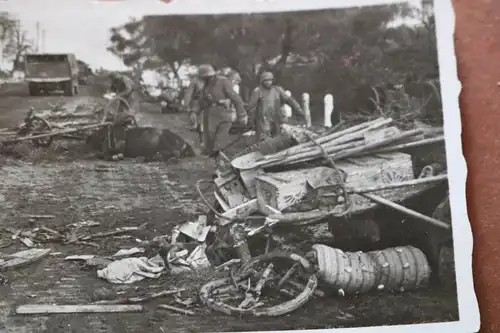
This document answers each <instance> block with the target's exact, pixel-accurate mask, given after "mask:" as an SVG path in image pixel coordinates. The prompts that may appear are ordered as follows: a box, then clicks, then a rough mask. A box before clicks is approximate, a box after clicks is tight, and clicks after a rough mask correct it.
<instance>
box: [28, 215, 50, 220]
mask: <svg viewBox="0 0 500 333" xmlns="http://www.w3.org/2000/svg"><path fill="white" fill-rule="evenodd" d="M28 218H30V219H33V220H51V219H55V218H56V217H55V216H54V215H28Z"/></svg>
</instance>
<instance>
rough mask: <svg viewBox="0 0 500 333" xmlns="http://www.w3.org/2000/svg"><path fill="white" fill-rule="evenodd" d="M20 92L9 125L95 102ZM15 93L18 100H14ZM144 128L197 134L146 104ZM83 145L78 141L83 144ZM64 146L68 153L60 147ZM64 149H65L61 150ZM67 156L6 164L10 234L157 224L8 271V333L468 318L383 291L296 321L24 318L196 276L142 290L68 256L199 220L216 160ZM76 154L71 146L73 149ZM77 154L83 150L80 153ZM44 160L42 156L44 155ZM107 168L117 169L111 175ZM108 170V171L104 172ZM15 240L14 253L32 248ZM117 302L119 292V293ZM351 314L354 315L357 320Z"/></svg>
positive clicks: (0, 301)
mask: <svg viewBox="0 0 500 333" xmlns="http://www.w3.org/2000/svg"><path fill="white" fill-rule="evenodd" d="M20 91H21V92H20V93H12V91H11V92H10V93H9V94H4V96H0V127H9V126H13V125H16V124H18V123H19V122H20V121H21V120H22V118H23V116H24V114H25V112H26V110H27V109H28V108H29V107H30V106H43V105H44V104H45V105H47V103H52V104H54V103H56V102H58V101H64V102H71V103H77V104H79V103H86V102H88V101H89V100H91V99H92V98H94V97H92V96H89V95H90V94H89V91H86V90H85V89H84V90H83V91H82V95H80V96H78V97H73V98H69V97H63V98H62V99H60V97H54V96H51V97H38V98H32V97H29V96H26V94H24V96H22V95H23V93H22V90H20ZM6 95H8V96H6ZM16 95H17V96H16ZM141 122H142V123H143V124H147V123H150V124H153V123H154V124H155V125H161V126H164V127H167V128H169V129H172V130H174V131H176V132H177V133H179V134H181V135H183V136H184V137H185V138H187V140H188V141H190V142H191V143H194V142H195V140H196V139H195V136H194V135H193V133H190V132H187V131H185V130H183V129H184V128H185V119H184V117H183V116H176V115H161V114H160V112H159V108H158V107H154V106H146V107H145V116H144V118H143V119H141ZM77 144H78V143H77ZM59 148H60V147H59ZM59 148H58V147H56V149H59ZM67 148H68V147H63V148H60V149H62V151H63V152H66V154H65V155H64V158H62V159H51V158H48V157H50V156H52V155H51V153H50V150H51V149H48V150H47V152H46V153H45V154H46V155H44V156H45V157H47V158H41V159H40V160H39V161H37V163H31V162H30V163H28V162H17V163H11V162H8V163H6V164H5V165H3V166H1V165H0V177H1V179H2V181H3V182H2V183H3V185H2V186H1V187H0V214H1V215H0V231H1V230H2V229H3V228H6V227H10V228H16V229H23V228H33V227H36V226H42V225H43V226H46V227H49V228H53V229H57V228H60V227H62V226H65V225H68V224H71V223H76V222H82V221H89V220H91V221H96V222H99V223H101V225H100V226H97V227H94V228H93V229H92V231H93V232H98V231H108V230H112V229H114V228H116V227H123V226H138V225H141V224H143V223H146V222H147V223H148V227H147V228H146V229H145V230H143V231H138V232H135V233H134V234H132V237H131V238H108V239H103V240H102V242H101V243H100V244H99V246H100V247H99V249H96V248H93V247H82V246H70V245H64V246H63V245H57V244H49V246H50V247H51V248H52V249H53V252H54V253H53V255H51V256H49V257H48V258H46V259H44V260H43V261H41V262H40V263H38V264H34V265H31V266H29V267H27V268H25V269H20V270H16V271H12V272H7V274H6V275H7V276H8V278H9V279H10V281H11V282H10V284H7V285H0V332H16V333H18V332H46V333H59V332H61V333H62V332H79V333H84V332H89V333H90V332H92V333H98V332H116V333H126V332H139V331H144V330H145V329H146V330H148V331H150V332H207V331H212V332H213V331H217V332H221V331H243V330H245V331H257V330H279V329H312V328H333V327H350V326H367V325H387V324H410V323H417V322H422V323H423V322H436V321H453V320H458V314H457V304H456V294H455V292H454V290H451V291H450V290H448V291H447V290H427V291H424V292H419V293H404V294H399V295H393V294H384V293H377V294H374V295H364V296H359V297H355V298H341V297H337V296H332V297H327V298H326V299H322V300H313V301H311V302H309V303H308V304H307V305H306V306H305V307H304V308H302V309H300V310H298V311H297V312H296V313H293V314H292V315H288V316H285V317H282V318H264V319H262V318H261V319H253V318H250V319H242V318H236V317H227V316H224V315H219V314H216V313H212V312H210V311H208V310H207V309H204V308H197V309H195V310H196V312H197V315H196V316H182V315H176V314H172V313H169V312H166V311H164V310H159V309H157V308H156V306H155V305H156V303H149V304H147V305H146V309H145V312H144V313H141V314H112V315H111V314H110V315H83V314H76V315H51V316H16V315H14V314H13V312H12V310H13V308H14V306H15V305H20V304H34V303H60V304H78V303H87V302H90V301H94V300H96V299H99V298H102V297H103V295H111V296H110V297H113V296H112V295H116V292H125V293H133V292H136V293H137V292H149V291H158V290H162V289H170V288H173V287H181V286H182V285H186V284H188V285H189V281H188V280H187V279H186V278H179V277H177V278H176V277H161V278H159V279H158V280H153V281H146V282H141V283H137V284H134V285H132V286H125V287H123V286H120V287H117V286H114V285H111V284H110V283H108V282H106V281H103V280H100V279H98V278H97V276H96V274H95V271H92V270H84V269H83V268H82V267H81V266H80V265H79V264H77V263H74V262H68V261H64V260H63V258H64V257H65V256H66V255H73V254H96V253H98V254H100V255H111V254H113V253H114V252H116V251H117V250H118V249H119V248H121V247H128V246H133V245H134V244H136V243H135V242H136V240H135V239H136V238H138V239H142V240H146V239H152V238H153V237H154V236H157V235H163V234H167V233H169V231H170V230H171V229H172V227H173V226H174V225H176V224H179V223H181V222H184V221H186V220H189V219H195V217H196V213H197V212H198V211H200V210H201V209H203V207H202V206H200V207H199V203H198V198H197V196H196V194H195V191H194V188H193V185H194V183H195V182H196V181H197V180H198V179H200V178H207V177H209V176H210V169H211V168H212V163H211V162H210V161H207V160H206V159H202V158H192V159H186V160H183V161H181V162H179V163H178V164H171V165H165V164H163V163H149V164H141V163H137V162H135V161H123V162H119V163H103V162H100V161H95V160H87V159H82V158H77V157H78V156H77V155H78V154H76V155H75V154H71V152H68V151H66V149H67ZM70 148H71V147H70ZM73 148H74V147H73ZM44 156H42V157H44ZM102 166H108V167H109V169H108V170H106V171H101V170H102ZM97 167H99V169H98V168H97ZM30 214H43V215H46V214H49V215H54V216H55V218H54V219H47V220H34V221H32V220H30V219H29V218H28V215H30ZM22 246H23V245H22V244H20V243H15V244H14V245H12V246H11V247H9V248H7V249H3V251H4V252H6V253H11V252H15V251H16V250H21V249H23V247H22ZM114 297H116V296H114ZM346 313H348V314H350V315H352V316H353V318H354V320H352V319H348V318H347V316H346V315H345V314H346Z"/></svg>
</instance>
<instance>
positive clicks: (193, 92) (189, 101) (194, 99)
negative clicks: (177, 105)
mask: <svg viewBox="0 0 500 333" xmlns="http://www.w3.org/2000/svg"><path fill="white" fill-rule="evenodd" d="M203 85H204V84H203V81H202V80H200V79H199V78H198V77H195V78H194V79H193V80H192V81H191V83H190V84H189V86H188V87H187V89H186V91H185V93H184V107H185V108H187V110H188V113H189V120H190V121H191V125H192V128H193V129H199V126H200V125H201V124H200V122H201V119H200V98H201V94H202V92H203Z"/></svg>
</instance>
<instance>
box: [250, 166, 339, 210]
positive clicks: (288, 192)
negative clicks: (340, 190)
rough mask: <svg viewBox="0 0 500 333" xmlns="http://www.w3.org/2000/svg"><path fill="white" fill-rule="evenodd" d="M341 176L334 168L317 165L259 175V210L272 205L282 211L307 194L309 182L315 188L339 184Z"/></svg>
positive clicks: (257, 187)
mask: <svg viewBox="0 0 500 333" xmlns="http://www.w3.org/2000/svg"><path fill="white" fill-rule="evenodd" d="M339 183H340V182H339V176H338V174H337V172H336V171H335V170H334V169H332V168H327V167H316V168H310V169H300V170H292V171H284V172H277V173H267V174H265V175H262V176H258V177H257V182H256V184H257V185H256V189H257V201H258V204H259V210H261V211H263V212H266V211H268V207H266V206H270V207H272V208H274V209H277V210H279V211H282V210H284V209H286V208H288V207H291V206H293V205H295V204H297V203H299V202H301V201H302V199H303V198H304V197H305V196H306V194H307V188H308V184H309V186H311V187H313V188H317V187H322V186H328V185H338V184H339Z"/></svg>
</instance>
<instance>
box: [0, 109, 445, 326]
mask: <svg viewBox="0 0 500 333" xmlns="http://www.w3.org/2000/svg"><path fill="white" fill-rule="evenodd" d="M391 124H392V120H391V119H383V118H381V119H377V120H374V121H370V122H366V123H362V124H358V125H356V126H351V127H347V128H344V129H341V128H334V129H326V130H322V131H311V130H309V129H305V128H300V127H294V126H291V125H283V135H282V136H280V137H277V138H273V139H269V140H267V141H264V142H262V143H260V144H258V145H255V146H252V147H250V148H249V149H248V150H245V151H243V152H240V153H239V154H238V155H236V156H233V158H232V159H230V158H229V157H227V156H226V155H224V154H223V153H220V156H219V163H218V167H217V170H216V172H215V175H214V178H213V179H210V180H200V181H199V182H198V184H197V190H198V192H199V194H200V196H201V199H202V200H203V201H204V202H205V204H206V205H207V208H208V209H209V212H208V214H207V215H201V216H198V220H197V221H188V222H185V223H183V224H181V225H178V226H176V227H175V228H174V229H173V230H172V232H171V234H169V235H159V236H157V237H155V238H153V239H151V240H150V241H143V240H140V239H136V246H133V247H127V248H120V249H117V252H116V253H115V254H113V255H108V256H103V255H99V254H97V253H93V254H84V255H73V256H67V257H65V258H64V259H65V260H68V261H69V260H77V261H82V262H83V263H84V266H85V267H91V268H92V269H93V270H94V273H93V274H95V276H96V277H97V278H100V279H103V280H106V281H108V282H110V283H112V284H115V285H122V286H127V285H133V284H135V283H138V282H140V281H163V280H162V279H168V280H165V281H169V282H168V284H169V285H175V288H173V289H168V290H165V289H163V290H159V291H154V292H148V293H146V294H140V295H133V296H129V297H118V296H117V295H115V297H114V298H113V297H111V298H109V297H107V299H99V300H96V301H95V302H93V303H91V304H84V305H71V306H68V305H50V306H49V305H43V304H42V305H37V306H35V305H25V306H20V307H18V313H19V314H27V313H63V312H65V313H69V312H118V311H123V312H125V311H142V309H143V308H142V305H140V304H139V303H146V302H149V301H151V300H153V299H155V300H156V299H160V298H167V299H168V300H167V302H168V304H160V305H159V306H158V307H159V308H160V309H163V310H168V311H173V312H176V313H182V314H184V315H195V314H197V312H198V311H197V307H199V306H202V305H203V306H206V307H208V308H210V309H212V310H215V311H218V312H221V313H225V314H227V315H253V316H281V315H285V314H288V313H290V312H292V311H294V310H296V309H298V308H300V307H302V306H303V305H304V304H306V303H307V302H309V301H310V300H312V299H314V298H318V297H327V296H328V297H338V295H340V296H345V295H347V296H348V295H356V294H362V293H366V292H370V291H374V290H379V291H380V290H389V291H393V292H404V291H411V290H415V289H419V288H425V287H426V286H427V285H428V283H429V279H430V276H431V272H432V269H431V268H432V264H431V261H432V260H431V259H433V258H429V257H428V255H426V254H424V252H423V251H422V250H421V249H418V248H417V247H414V246H410V245H406V244H401V246H397V247H391V248H386V249H382V250H379V251H370V252H361V251H357V252H348V251H343V250H342V249H341V248H336V247H335V245H334V246H331V244H326V243H324V242H321V241H318V240H317V239H316V238H314V237H312V238H311V239H310V240H309V241H308V242H307V244H306V246H303V247H300V246H299V244H298V243H297V241H296V238H295V239H294V236H295V235H296V232H295V231H297V230H299V228H308V227H310V226H312V225H316V224H325V223H326V224H328V225H329V226H330V228H331V229H332V227H333V229H334V226H335V225H337V224H339V223H351V222H352V223H354V219H351V218H352V217H353V216H357V217H356V218H357V219H360V218H361V219H362V217H360V216H363V215H362V214H364V213H366V212H370V211H373V210H375V209H377V208H378V207H380V206H384V207H386V208H389V209H392V210H394V211H397V212H399V213H401V214H403V215H406V216H408V217H410V218H413V219H417V220H420V221H421V222H423V223H427V224H431V225H433V226H435V227H439V228H441V229H443V230H445V231H446V232H447V233H449V231H450V229H451V227H450V224H449V221H441V220H438V219H437V218H436V217H438V216H445V214H438V215H435V216H433V217H430V216H426V215H425V214H422V213H420V212H418V211H416V210H413V209H410V208H407V207H405V206H404V204H405V201H406V200H407V199H410V198H412V197H416V196H418V195H420V194H422V193H424V191H427V190H432V189H434V187H436V186H437V185H438V184H440V183H442V182H444V181H446V180H447V175H446V173H445V169H446V166H444V165H440V164H439V163H429V164H427V165H424V166H417V165H416V164H415V163H414V160H415V156H414V155H415V154H418V151H417V153H415V151H414V150H413V149H415V148H417V147H422V146H424V145H430V144H436V143H442V142H443V141H444V137H443V136H432V137H428V134H427V133H425V131H423V130H421V129H415V130H408V131H402V130H400V129H399V128H397V127H395V126H391ZM202 183H210V184H212V185H214V186H215V189H214V191H213V196H214V197H215V199H214V202H215V204H214V203H210V201H209V200H208V199H207V198H206V197H205V195H206V193H204V191H202V189H201V187H200V185H201V184H202ZM374 193H376V194H374ZM444 202H446V197H445V201H444ZM442 206H443V205H439V207H441V208H442ZM443 207H444V206H443ZM441 210H442V209H441ZM34 218H35V217H34ZM36 218H38V219H40V218H42V217H41V216H38V217H36ZM43 218H50V216H48V217H47V216H45V217H43ZM93 223H95V222H93ZM92 225H94V224H91V223H90V222H88V223H85V224H83V222H82V223H81V224H78V225H70V226H68V227H67V228H66V229H64V230H63V229H61V230H52V229H50V228H47V227H43V226H41V227H38V228H35V229H33V230H9V231H8V232H9V233H10V234H11V235H12V236H11V237H10V239H6V240H5V242H4V241H2V242H1V244H2V246H4V247H9V246H10V244H12V242H13V241H14V240H19V241H20V242H22V244H24V246H26V247H28V248H29V250H26V251H23V252H19V253H14V254H10V255H6V256H4V257H1V256H0V270H2V268H5V269H7V268H12V267H14V266H17V265H18V263H29V262H33V261H34V260H39V259H41V258H43V257H44V256H47V255H48V254H49V253H50V250H45V249H43V248H40V247H39V246H40V245H42V244H46V243H50V242H58V243H62V244H76V245H82V246H90V247H93V248H95V249H96V250H98V249H99V247H100V246H99V244H97V243H95V242H94V240H96V239H102V238H106V237H121V236H124V235H125V234H127V233H129V232H132V231H134V230H138V229H144V228H145V225H142V226H139V227H128V228H119V229H115V230H111V231H107V232H100V233H90V232H89V231H84V230H85V228H88V227H90V226H92ZM334 236H338V235H334ZM341 236H342V235H341ZM7 238H9V237H7ZM132 238H133V237H132ZM51 255H54V253H51ZM189 276H192V277H193V281H196V283H195V285H194V286H193V285H191V286H189V287H188V286H186V282H187V281H188V280H189V278H188V277H189ZM0 279H2V281H3V283H7V281H6V277H3V276H1V275H0ZM165 281H163V282H162V285H164V284H165V283H166V282H165ZM173 281H174V282H173ZM320 287H321V289H320ZM193 289H195V291H194V292H193ZM125 305H126V306H125ZM345 317H346V318H347V317H349V316H348V315H345ZM348 320H352V316H351V318H350V319H348Z"/></svg>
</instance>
